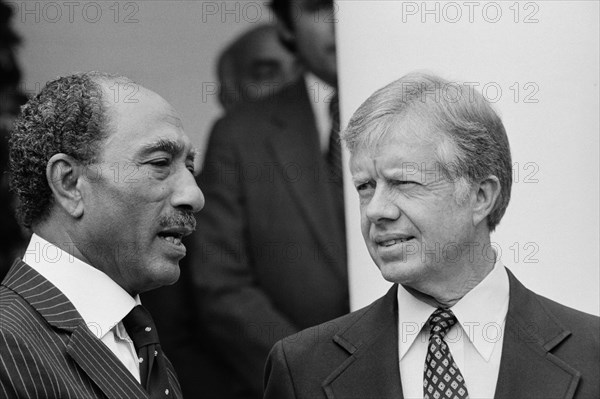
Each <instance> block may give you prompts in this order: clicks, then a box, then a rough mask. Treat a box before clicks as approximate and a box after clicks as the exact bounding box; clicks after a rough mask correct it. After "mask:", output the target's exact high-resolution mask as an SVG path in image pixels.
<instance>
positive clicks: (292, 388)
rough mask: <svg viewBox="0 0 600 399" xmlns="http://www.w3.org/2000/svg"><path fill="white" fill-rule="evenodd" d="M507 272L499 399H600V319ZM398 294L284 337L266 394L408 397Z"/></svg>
mask: <svg viewBox="0 0 600 399" xmlns="http://www.w3.org/2000/svg"><path fill="white" fill-rule="evenodd" d="M508 275H509V281H510V300H509V308H508V313H507V317H506V327H505V335H504V341H503V348H502V360H501V364H500V371H499V375H498V383H497V386H496V393H495V398H496V399H519V398H523V399H525V398H527V399H529V398H540V399H550V398H565V399H566V398H589V399H597V398H599V397H600V322H599V320H600V319H599V318H598V317H595V316H591V315H588V314H586V313H582V312H579V311H576V310H573V309H570V308H567V307H565V306H563V305H560V304H558V303H556V302H553V301H551V300H549V299H547V298H544V297H541V296H539V295H536V294H535V293H533V292H531V291H529V290H528V289H526V288H525V287H524V286H523V285H521V283H519V281H518V280H517V279H516V278H515V277H514V276H513V274H512V273H510V272H508ZM396 292H397V286H394V287H393V288H392V289H391V290H390V291H389V292H388V293H387V295H385V296H384V297H383V298H381V299H379V300H377V301H376V302H374V303H373V304H371V305H369V306H368V307H366V308H364V309H362V310H359V311H356V312H354V313H351V314H349V315H347V316H344V317H341V318H339V319H337V320H333V321H331V322H329V323H326V324H323V325H321V326H317V327H314V328H312V329H309V330H305V331H302V332H300V333H299V334H297V335H296V336H292V337H289V338H286V339H284V340H283V341H280V342H278V343H277V344H276V345H275V347H274V348H273V351H272V352H271V354H270V356H269V361H268V363H267V369H266V376H265V387H266V394H265V399H286V398H310V399H316V398H328V399H333V398H346V399H348V398H361V399H368V398H390V399H391V398H394V399H398V398H402V397H403V395H402V385H401V382H400V372H399V360H398V328H397V325H398V311H397V300H396ZM415 367H421V368H422V367H423V366H422V365H415ZM467 386H468V381H467Z"/></svg>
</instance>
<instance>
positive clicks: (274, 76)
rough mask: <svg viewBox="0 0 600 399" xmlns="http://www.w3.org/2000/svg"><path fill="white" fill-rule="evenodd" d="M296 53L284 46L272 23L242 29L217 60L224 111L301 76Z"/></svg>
mask: <svg viewBox="0 0 600 399" xmlns="http://www.w3.org/2000/svg"><path fill="white" fill-rule="evenodd" d="M301 73H302V70H301V68H300V64H299V63H298V61H297V60H296V57H295V56H294V55H293V54H292V53H291V52H290V51H289V50H288V49H286V48H285V47H284V46H283V44H282V43H281V41H280V40H279V37H278V34H277V27H276V26H275V25H260V26H258V27H255V28H252V29H250V30H248V31H246V32H244V33H242V34H241V35H240V36H239V37H238V38H236V39H235V40H234V42H233V43H231V44H230V45H228V46H227V47H226V48H225V49H224V50H223V52H222V53H221V54H220V56H219V59H218V61H217V74H218V77H219V101H220V103H221V105H222V106H223V108H224V109H225V111H231V109H232V108H233V107H234V106H235V105H236V104H238V103H240V102H247V101H256V100H259V99H261V98H263V97H266V96H270V95H273V94H274V93H276V92H278V91H280V90H281V89H283V88H285V87H286V86H287V85H289V84H290V83H292V82H294V81H295V80H296V79H298V78H299V77H300V74H301Z"/></svg>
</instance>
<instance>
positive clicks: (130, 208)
mask: <svg viewBox="0 0 600 399" xmlns="http://www.w3.org/2000/svg"><path fill="white" fill-rule="evenodd" d="M121 89H123V87H121ZM133 90H134V87H131V88H130V91H129V92H132V91H133ZM113 92H114V91H113ZM106 93H107V100H108V103H109V107H108V111H107V112H108V115H109V117H110V126H111V128H112V132H111V133H110V134H109V136H108V138H107V139H106V141H105V143H104V148H103V150H102V151H101V154H100V160H99V163H97V164H95V165H91V166H90V167H89V168H88V169H89V173H87V176H88V179H87V182H88V183H87V185H86V186H85V187H86V188H85V190H84V203H85V209H84V216H83V220H82V222H83V223H84V229H83V230H84V236H85V237H86V240H87V246H86V243H83V245H82V249H83V251H85V252H84V255H85V256H86V258H87V259H88V260H89V261H90V263H91V264H92V265H94V266H95V267H97V268H99V269H100V270H102V271H104V272H105V273H106V274H108V275H109V276H110V277H111V278H112V279H113V280H115V281H116V282H117V283H118V284H119V285H121V286H122V287H123V288H124V289H125V290H127V291H128V292H130V293H131V294H136V293H139V292H143V291H147V290H149V289H152V288H156V287H159V286H161V285H166V284H172V283H174V282H175V281H176V280H177V278H178V277H179V260H181V259H182V258H183V257H184V256H185V253H186V249H185V246H184V245H183V244H182V243H181V238H182V237H183V236H185V235H188V234H190V233H191V232H192V229H193V228H194V226H195V220H194V217H193V212H197V211H199V210H200V209H201V208H202V207H203V206H204V197H203V195H202V192H201V191H200V189H199V188H198V186H197V185H196V182H195V179H194V168H195V162H196V160H195V152H194V151H193V150H192V146H191V143H190V140H189V139H188V137H187V136H186V135H185V133H184V132H183V128H182V125H181V121H180V120H179V117H178V116H177V114H176V113H175V111H174V110H173V109H172V108H171V106H170V105H169V104H168V103H167V102H166V101H165V100H164V99H162V98H161V97H160V96H158V95H157V94H156V93H154V92H151V91H149V90H147V89H144V88H141V87H140V88H139V91H137V93H135V94H134V95H132V96H130V97H125V96H121V98H117V97H115V98H113V97H112V95H111V92H110V91H107V92H106ZM126 98H127V99H128V101H125V99H126ZM83 251H82V252H83Z"/></svg>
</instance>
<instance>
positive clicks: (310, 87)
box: [304, 72, 335, 154]
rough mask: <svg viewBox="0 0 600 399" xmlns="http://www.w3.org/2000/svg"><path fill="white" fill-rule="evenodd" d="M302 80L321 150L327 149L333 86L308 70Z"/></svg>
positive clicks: (325, 151)
mask: <svg viewBox="0 0 600 399" xmlns="http://www.w3.org/2000/svg"><path fill="white" fill-rule="evenodd" d="M304 82H305V83H306V90H307V92H308V100H309V102H310V105H311V108H312V110H313V115H314V116H315V123H316V124H317V131H318V132H319V143H320V146H321V152H322V153H323V154H325V153H327V151H328V150H329V136H330V135H331V115H329V105H330V103H331V101H332V100H333V96H334V95H335V88H333V87H331V86H329V85H328V84H327V83H325V82H323V81H322V80H321V79H319V78H317V77H316V76H315V75H313V74H312V73H310V72H307V73H305V74H304Z"/></svg>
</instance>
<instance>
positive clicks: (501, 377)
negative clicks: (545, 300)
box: [495, 269, 581, 399]
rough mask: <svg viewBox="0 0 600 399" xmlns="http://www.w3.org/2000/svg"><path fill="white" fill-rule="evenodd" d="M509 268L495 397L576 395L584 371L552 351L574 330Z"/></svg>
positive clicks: (569, 396) (565, 396) (563, 396)
mask: <svg viewBox="0 0 600 399" xmlns="http://www.w3.org/2000/svg"><path fill="white" fill-rule="evenodd" d="M507 272H508V277H509V284H510V299H509V304H508V313H507V315H506V326H505V330H504V343H503V346H502V361H501V364H500V371H499V373H498V383H497V385H496V394H495V398H497V399H502V398H507V399H508V398H515V397H540V398H550V397H553V398H556V397H561V398H565V399H569V398H572V397H573V395H574V393H575V390H576V388H577V384H578V383H579V379H580V377H581V373H580V372H579V371H577V370H575V369H574V368H573V367H571V366H570V365H568V364H566V363H565V362H563V361H562V360H561V359H559V358H558V357H556V356H554V355H553V354H552V353H550V351H551V350H552V349H553V348H554V347H556V346H557V345H558V344H560V343H561V342H563V341H564V340H565V339H567V338H568V337H569V335H571V332H570V331H569V330H568V329H567V328H565V326H563V325H562V324H561V323H560V322H559V321H558V320H557V319H556V318H555V317H554V316H553V315H552V314H551V313H550V312H549V311H548V309H546V307H544V305H543V304H542V303H541V302H540V301H539V299H538V298H537V296H536V295H535V294H534V293H533V292H531V291H530V290H528V289H527V288H525V287H524V286H523V285H522V284H521V283H520V282H519V280H517V278H516V277H515V276H514V275H513V274H512V273H511V272H510V270H508V269H507ZM559 395H562V396H559Z"/></svg>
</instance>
